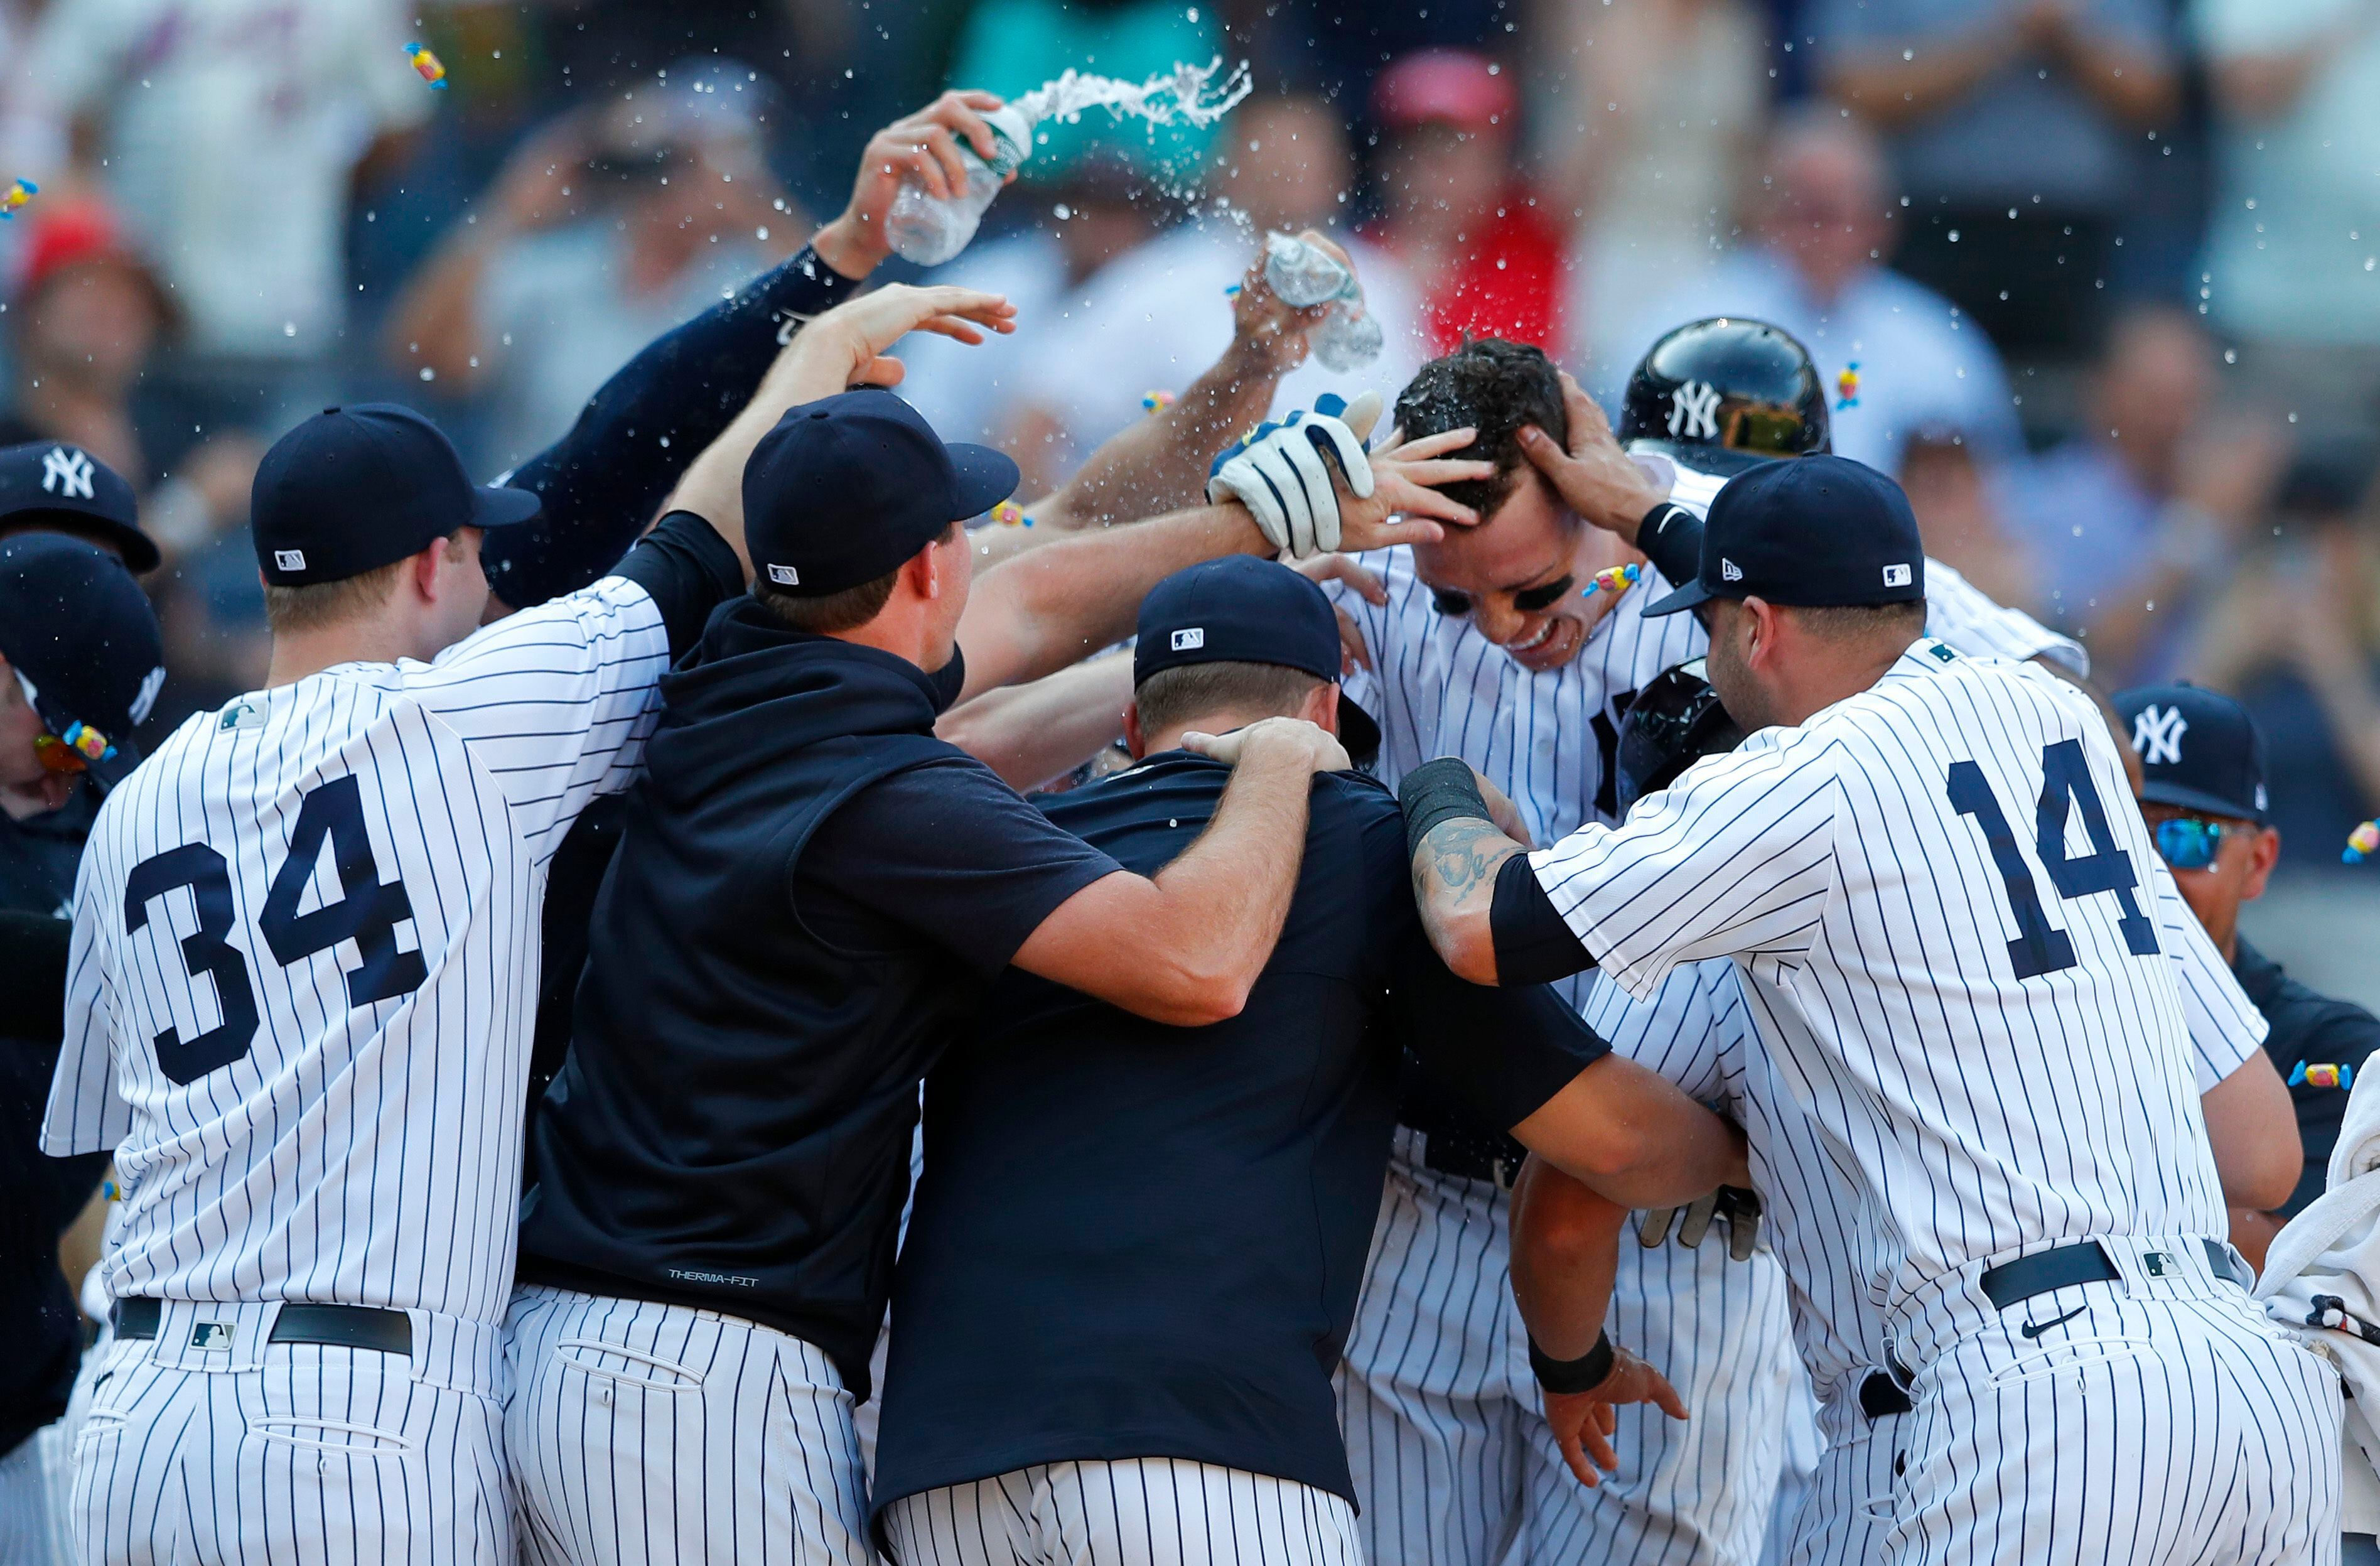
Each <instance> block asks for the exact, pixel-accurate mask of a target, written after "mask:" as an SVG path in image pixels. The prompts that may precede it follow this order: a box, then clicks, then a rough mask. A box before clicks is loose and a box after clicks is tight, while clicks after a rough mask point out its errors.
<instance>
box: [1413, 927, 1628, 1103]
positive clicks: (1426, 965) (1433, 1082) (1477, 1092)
mask: <svg viewBox="0 0 2380 1566" xmlns="http://www.w3.org/2000/svg"><path fill="white" fill-rule="evenodd" d="M1395 971H1396V975H1397V977H1396V978H1395V980H1394V982H1393V983H1392V985H1391V987H1390V1005H1391V1006H1392V1007H1393V1008H1394V1011H1395V1018H1396V1021H1395V1027H1396V1031H1397V1037H1398V1042H1399V1043H1401V1044H1403V1046H1404V1048H1405V1050H1406V1052H1407V1053H1408V1054H1410V1055H1411V1056H1412V1057H1413V1060H1414V1064H1415V1071H1416V1075H1415V1080H1414V1082H1413V1084H1412V1088H1413V1091H1414V1093H1415V1094H1418V1095H1420V1096H1422V1097H1424V1098H1426V1099H1427V1100H1428V1101H1429V1102H1432V1103H1435V1104H1440V1105H1443V1106H1445V1107H1446V1108H1447V1109H1448V1110H1450V1111H1452V1112H1453V1113H1454V1115H1455V1116H1456V1118H1457V1120H1458V1121H1459V1122H1460V1123H1468V1124H1470V1125H1474V1126H1477V1127H1481V1128H1487V1127H1494V1128H1495V1129H1497V1130H1509V1129H1510V1128H1512V1126H1515V1125H1518V1124H1519V1123H1521V1122H1523V1121H1524V1120H1526V1119H1528V1118H1529V1117H1530V1116H1531V1115H1533V1114H1535V1113H1536V1112H1537V1111H1539V1110H1540V1109H1543V1108H1544V1107H1545V1104H1546V1100H1548V1099H1551V1098H1552V1097H1553V1096H1554V1095H1555V1094H1557V1093H1559V1092H1560V1091H1561V1090H1562V1089H1563V1088H1564V1087H1565V1086H1569V1084H1570V1081H1571V1079H1572V1078H1573V1077H1574V1076H1576V1075H1577V1074H1579V1073H1580V1072H1582V1071H1585V1069H1586V1068H1587V1067H1588V1066H1590V1065H1593V1064H1594V1063H1595V1062H1597V1061H1598V1060H1601V1059H1602V1058H1603V1057H1604V1056H1606V1055H1608V1054H1609V1053H1610V1052H1611V1046H1610V1045H1609V1044H1608V1043H1606V1042H1604V1040H1603V1039H1602V1038H1598V1037H1597V1035H1596V1034H1595V1032H1594V1030H1592V1029H1591V1028H1589V1027H1588V1026H1586V1024H1585V1023H1584V1022H1582V1021H1580V1020H1579V1015H1578V1014H1577V1013H1576V1012H1574V1011H1573V1010H1571V1008H1570V1007H1569V1005H1568V1004H1566V1003H1565V1002H1563V1000H1562V998H1561V997H1560V995H1558V994H1556V993H1555V992H1554V991H1552V990H1551V989H1547V988H1546V987H1545V986H1544V985H1542V984H1509V985H1504V986H1498V987H1495V988H1490V987H1488V986H1486V985H1478V984H1466V983H1464V982H1463V980H1462V979H1461V978H1459V977H1456V976H1455V975H1454V974H1453V973H1452V972H1451V971H1450V970H1449V969H1448V968H1447V965H1445V964H1444V963H1443V962H1441V961H1439V955H1438V953H1436V952H1433V951H1432V950H1430V945H1429V941H1428V938H1427V937H1426V936H1425V935H1423V934H1422V932H1421V927H1420V925H1419V923H1418V922H1416V923H1415V925H1414V926H1413V927H1412V928H1411V929H1408V930H1406V931H1405V932H1404V933H1403V936H1402V937H1401V938H1400V939H1399V941H1398V943H1397V961H1396V969H1395Z"/></svg>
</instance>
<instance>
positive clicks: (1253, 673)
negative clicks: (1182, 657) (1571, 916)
mask: <svg viewBox="0 0 2380 1566" xmlns="http://www.w3.org/2000/svg"><path fill="white" fill-rule="evenodd" d="M1321 683H1322V682H1321V681H1320V680H1318V679H1316V678H1315V677H1314V676H1313V675H1311V674H1307V673H1306V672H1305V670H1303V669H1292V668H1290V667H1289V666H1287V665H1286V664H1281V663H1243V662H1230V661H1218V662H1213V663H1184V664H1182V665H1180V666H1179V667H1177V668H1172V669H1160V670H1159V671H1158V672H1157V673H1156V674H1151V675H1149V676H1148V678H1147V679H1145V680H1143V681H1141V682H1140V684H1139V685H1138V686H1135V687H1134V690H1133V693H1132V700H1133V705H1134V706H1135V707H1136V708H1138V709H1139V710H1140V726H1141V731H1142V732H1143V733H1145V734H1154V733H1155V732H1157V731H1158V730H1160V729H1168V728H1172V726H1173V725H1174V724H1176V723H1187V722H1195V721H1196V720H1198V719H1201V718H1212V717H1216V716H1218V715H1229V714H1242V713H1249V712H1262V713H1267V714H1269V715H1271V716H1274V717H1289V716H1291V715H1293V714H1294V713H1295V712H1296V711H1297V710H1298V708H1299V707H1300V706H1302V705H1303V704H1304V703H1305V698H1306V697H1307V696H1308V695H1309V694H1310V693H1311V692H1312V691H1313V689H1314V687H1315V686H1318V685H1320V684H1321Z"/></svg>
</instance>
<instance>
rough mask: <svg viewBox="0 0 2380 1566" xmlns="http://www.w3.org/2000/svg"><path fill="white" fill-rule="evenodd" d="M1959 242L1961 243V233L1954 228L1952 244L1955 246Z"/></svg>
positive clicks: (1951, 235)
mask: <svg viewBox="0 0 2380 1566" xmlns="http://www.w3.org/2000/svg"><path fill="white" fill-rule="evenodd" d="M1958 242H1959V231H1958V230H1957V229H1955V228H1954V229H1952V230H1950V243H1952V244H1953V245H1955V244H1957V243H1958Z"/></svg>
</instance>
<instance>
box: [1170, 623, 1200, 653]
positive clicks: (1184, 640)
mask: <svg viewBox="0 0 2380 1566" xmlns="http://www.w3.org/2000/svg"><path fill="white" fill-rule="evenodd" d="M1206 645H1207V628H1206V627H1205V626H1204V625H1192V626H1191V627H1189V628H1188V629H1187V630H1181V631H1176V632H1174V633H1173V650H1174V651H1176V652H1187V651H1189V650H1190V649H1192V648H1194V647H1204V646H1206Z"/></svg>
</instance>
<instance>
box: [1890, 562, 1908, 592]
mask: <svg viewBox="0 0 2380 1566" xmlns="http://www.w3.org/2000/svg"><path fill="white" fill-rule="evenodd" d="M1884 585H1885V586H1886V587H1888V588H1905V587H1907V586H1908V585H1909V567H1908V566H1906V565H1888V566H1886V567H1885V568H1884Z"/></svg>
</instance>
